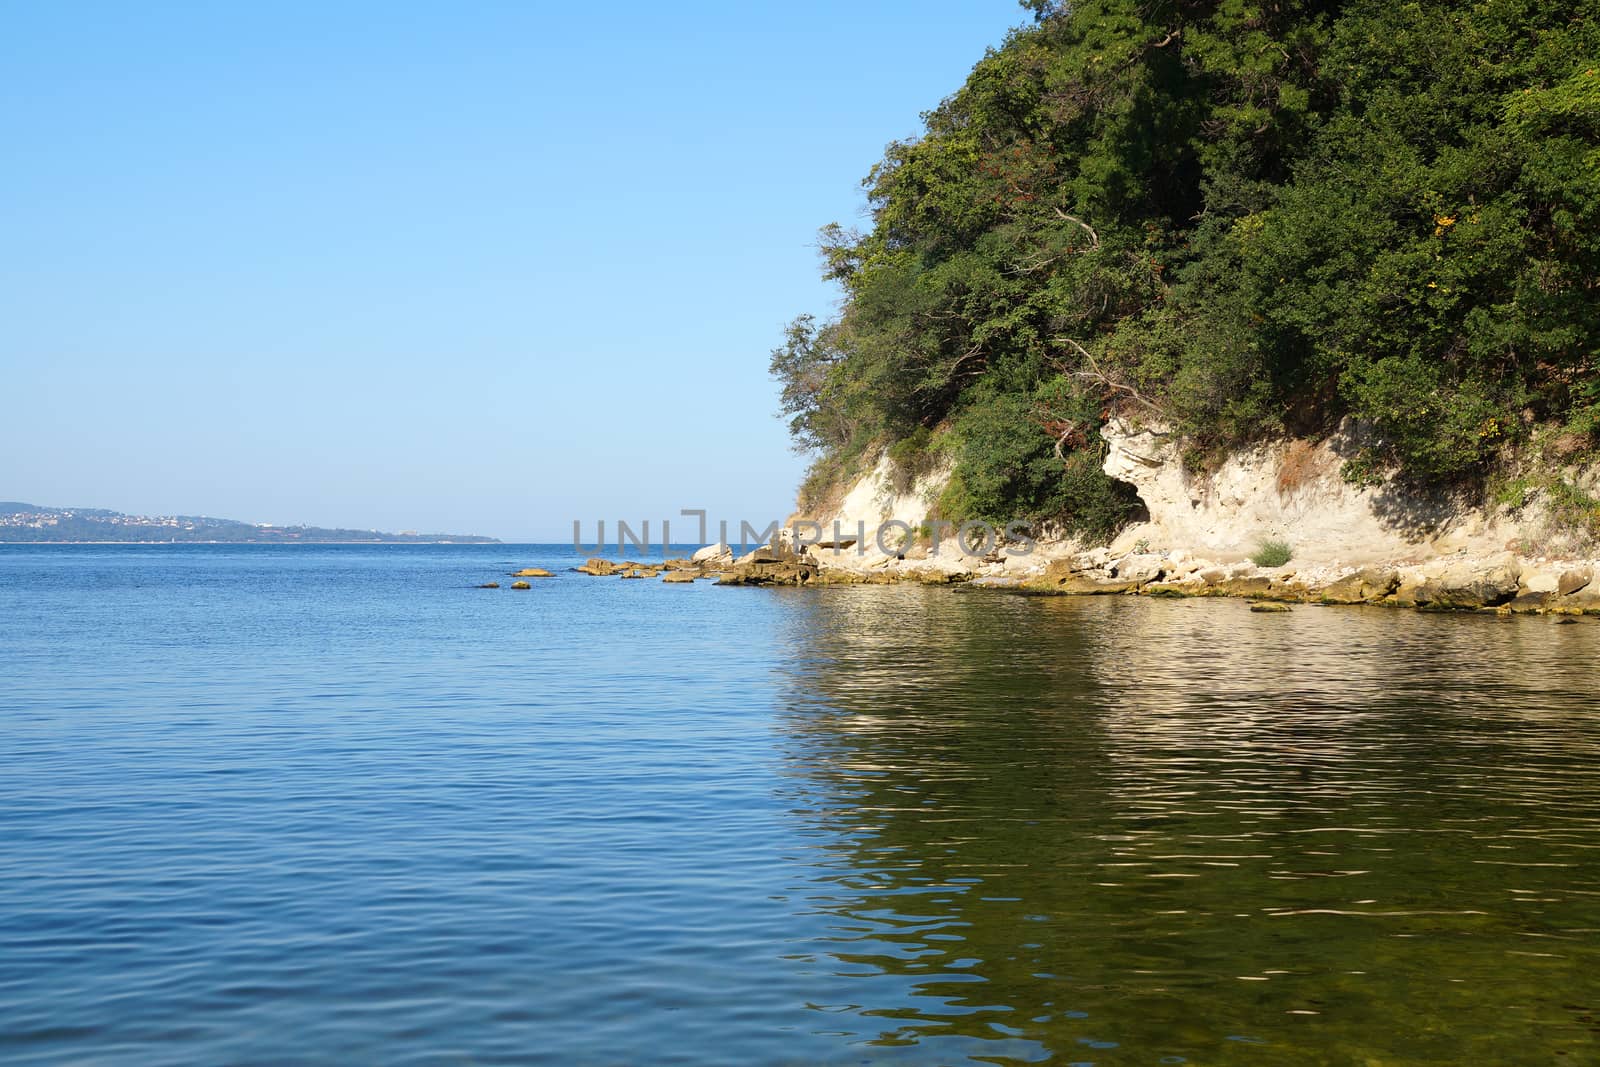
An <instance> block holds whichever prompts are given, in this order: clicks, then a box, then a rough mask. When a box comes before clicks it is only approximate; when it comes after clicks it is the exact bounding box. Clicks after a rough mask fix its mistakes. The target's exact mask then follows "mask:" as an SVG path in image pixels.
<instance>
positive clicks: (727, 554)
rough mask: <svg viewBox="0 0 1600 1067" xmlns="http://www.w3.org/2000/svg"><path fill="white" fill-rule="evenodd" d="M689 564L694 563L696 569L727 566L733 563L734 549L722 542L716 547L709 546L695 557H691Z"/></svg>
mask: <svg viewBox="0 0 1600 1067" xmlns="http://www.w3.org/2000/svg"><path fill="white" fill-rule="evenodd" d="M689 562H690V563H693V564H694V565H695V566H696V567H720V566H725V565H727V564H729V563H732V562H733V549H731V548H729V547H728V546H727V545H725V544H722V543H721V542H718V543H717V544H714V545H707V546H706V547H704V548H702V549H700V550H699V551H698V552H696V553H695V554H694V555H693V556H690V557H689Z"/></svg>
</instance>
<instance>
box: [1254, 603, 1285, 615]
mask: <svg viewBox="0 0 1600 1067" xmlns="http://www.w3.org/2000/svg"><path fill="white" fill-rule="evenodd" d="M1250 610H1251V611H1255V612H1261V613H1263V614H1276V613H1278V612H1284V611H1293V610H1294V609H1293V608H1291V607H1289V605H1287V604H1285V603H1283V602H1282V601H1279V600H1260V601H1257V602H1256V603H1254V604H1251V605H1250Z"/></svg>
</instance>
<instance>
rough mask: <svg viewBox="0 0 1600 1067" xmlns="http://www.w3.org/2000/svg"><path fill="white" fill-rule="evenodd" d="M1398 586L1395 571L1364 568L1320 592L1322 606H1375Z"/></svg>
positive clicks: (1398, 576) (1397, 575)
mask: <svg viewBox="0 0 1600 1067" xmlns="http://www.w3.org/2000/svg"><path fill="white" fill-rule="evenodd" d="M1399 586H1400V575H1399V574H1398V573H1397V572H1395V571H1386V570H1379V569H1377V568H1375V567H1366V568H1363V569H1361V570H1359V571H1356V572H1355V573H1354V574H1351V575H1347V576H1345V577H1343V578H1340V579H1339V580H1338V581H1336V582H1334V583H1333V584H1332V585H1329V586H1328V587H1327V588H1325V589H1323V590H1322V602H1323V603H1324V604H1376V603H1377V602H1378V601H1380V600H1382V599H1383V598H1384V597H1386V596H1388V595H1389V594H1390V593H1393V592H1394V591H1395V590H1396V589H1397V588H1399Z"/></svg>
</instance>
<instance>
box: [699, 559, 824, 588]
mask: <svg viewBox="0 0 1600 1067" xmlns="http://www.w3.org/2000/svg"><path fill="white" fill-rule="evenodd" d="M751 554H752V555H754V553H751ZM816 580H817V565H816V563H814V562H813V561H811V560H803V559H797V560H795V561H793V562H790V561H785V560H773V559H759V560H749V561H748V562H747V561H740V562H739V563H735V564H734V565H733V566H731V567H726V568H724V569H723V570H722V572H721V573H720V574H719V575H718V576H717V584H718V585H810V584H811V583H812V582H814V581H816Z"/></svg>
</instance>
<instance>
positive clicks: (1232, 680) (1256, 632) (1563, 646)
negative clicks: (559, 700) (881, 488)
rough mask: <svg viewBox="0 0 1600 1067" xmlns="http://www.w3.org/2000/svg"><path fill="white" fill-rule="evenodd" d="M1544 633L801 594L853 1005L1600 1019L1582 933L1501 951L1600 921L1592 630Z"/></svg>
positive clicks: (1485, 1037)
mask: <svg viewBox="0 0 1600 1067" xmlns="http://www.w3.org/2000/svg"><path fill="white" fill-rule="evenodd" d="M1546 621H1547V620H1513V621H1512V622H1510V623H1501V622H1499V621H1497V620H1492V619H1437V618H1428V617H1424V616H1412V615H1400V614H1397V613H1378V612H1360V611H1319V610H1316V609H1300V610H1298V611H1296V612H1295V613H1293V614H1292V615H1290V616H1282V615H1269V616H1252V615H1250V614H1249V613H1248V612H1246V611H1245V610H1244V607H1243V605H1238V604H1216V603H1177V604H1169V603H1152V602H1149V601H1144V600H1127V599H1121V598H1119V599H1116V600H1099V601H1090V600H1032V599H1023V598H1010V597H991V596H978V595H961V594H958V593H953V592H951V591H947V590H926V589H917V588H888V589H882V588H869V589H852V590H837V591H833V590H830V591H826V592H824V593H823V594H821V595H818V596H815V597H813V598H812V599H811V600H810V601H809V602H807V603H806V604H804V605H802V606H801V608H800V610H799V611H797V612H796V614H795V615H794V616H793V625H794V627H795V630H794V633H793V634H792V637H793V641H792V649H791V656H792V658H791V660H790V661H789V664H788V666H787V668H786V669H787V673H788V686H787V690H786V691H787V697H788V702H787V706H786V707H785V708H784V709H783V714H782V719H781V729H782V730H783V741H782V743H781V745H782V750H783V752H784V754H785V756H786V758H787V760H788V765H789V771H790V778H789V782H790V783H791V785H790V789H791V797H790V802H791V804H792V807H793V810H794V814H795V816H796V817H797V818H798V819H800V820H801V821H802V822H803V823H804V824H805V825H806V827H807V830H806V833H807V836H808V838H809V839H810V840H811V841H813V842H814V844H815V852H813V853H812V854H809V855H807V856H804V857H801V859H802V861H803V863H804V864H805V867H804V869H805V870H806V871H807V874H808V878H807V882H806V884H805V885H804V886H801V887H797V896H799V897H802V898H803V899H804V901H805V907H806V908H807V909H809V910H810V911H811V912H813V913H814V915H815V916H817V917H820V918H821V920H822V926H821V932H820V933H819V935H818V936H817V937H816V938H814V939H813V940H812V941H811V942H810V943H809V944H808V945H805V946H803V947H804V948H806V949H809V950H811V952H810V953H809V954H808V953H804V952H797V958H803V959H802V962H805V961H807V960H809V961H810V962H811V963H814V964H815V966H814V972H815V973H816V975H817V980H818V982H819V986H820V987H822V988H826V989H827V990H829V991H830V992H829V1000H830V1003H829V1004H828V1005H827V1006H831V1007H833V1008H835V1009H839V1011H840V1014H839V1015H837V1016H835V1017H834V1018H832V1019H831V1020H830V1025H832V1024H837V1025H838V1026H839V1028H840V1029H841V1030H842V1031H845V1032H849V1033H852V1034H855V1035H858V1036H859V1038H861V1039H870V1038H874V1037H876V1038H879V1039H880V1040H882V1041H885V1042H887V1043H889V1044H890V1045H893V1044H896V1043H901V1042H910V1041H918V1042H921V1043H922V1044H921V1045H920V1046H919V1047H920V1048H921V1051H922V1053H923V1054H926V1053H928V1052H930V1051H932V1050H930V1049H929V1048H928V1047H927V1043H928V1042H930V1041H931V1042H934V1045H933V1049H936V1050H938V1051H937V1053H936V1054H937V1055H939V1056H941V1057H944V1058H947V1059H950V1058H959V1057H960V1056H966V1055H981V1056H984V1057H986V1058H988V1057H997V1058H1000V1059H1002V1060H1004V1059H1005V1058H1006V1057H1017V1058H1029V1057H1032V1056H1036V1055H1039V1054H1042V1053H1044V1052H1047V1051H1048V1052H1054V1053H1059V1054H1063V1055H1065V1054H1067V1053H1073V1055H1072V1056H1071V1058H1074V1059H1077V1058H1081V1059H1084V1060H1096V1061H1098V1062H1118V1061H1117V1060H1116V1057H1117V1056H1121V1055H1129V1056H1131V1057H1133V1058H1134V1059H1136V1060H1139V1061H1140V1062H1147V1061H1148V1060H1149V1059H1150V1058H1151V1057H1154V1056H1159V1055H1181V1056H1187V1057H1189V1058H1191V1059H1193V1058H1197V1057H1198V1058H1203V1059H1205V1060H1206V1061H1207V1062H1216V1061H1223V1062H1226V1061H1228V1060H1230V1059H1231V1058H1232V1056H1231V1055H1230V1053H1231V1054H1234V1055H1237V1056H1238V1057H1239V1058H1241V1059H1249V1058H1251V1056H1252V1055H1255V1054H1258V1053H1252V1051H1251V1049H1250V1047H1249V1042H1251V1041H1256V1040H1266V1041H1271V1042H1274V1043H1278V1044H1280V1045H1284V1046H1288V1045H1294V1046H1315V1047H1317V1048H1320V1049H1322V1050H1323V1053H1322V1054H1323V1055H1325V1057H1326V1062H1330V1063H1334V1062H1344V1061H1345V1059H1347V1058H1348V1057H1349V1056H1350V1055H1351V1054H1353V1053H1354V1052H1355V1051H1357V1050H1363V1051H1365V1052H1367V1053H1370V1054H1381V1055H1384V1056H1387V1057H1392V1058H1396V1059H1397V1060H1398V1061H1400V1062H1405V1061H1407V1060H1415V1061H1416V1062H1426V1061H1427V1060H1428V1059H1429V1058H1434V1059H1437V1058H1439V1057H1445V1058H1460V1057H1463V1056H1468V1055H1482V1056H1487V1057H1489V1058H1491V1059H1492V1058H1494V1057H1495V1056H1496V1055H1499V1054H1501V1053H1503V1051H1504V1048H1505V1047H1506V1046H1505V1044H1504V1043H1505V1042H1507V1041H1513V1040H1521V1041H1524V1042H1528V1041H1533V1042H1534V1046H1533V1047H1548V1046H1549V1045H1550V1044H1552V1043H1555V1044H1559V1043H1561V1042H1564V1041H1568V1040H1578V1039H1580V1038H1581V1039H1585V1040H1586V1039H1587V1037H1588V1035H1587V1033H1586V1032H1585V1033H1581V1034H1580V1031H1584V1030H1585V1028H1584V1027H1582V1026H1581V1025H1578V1024H1576V1023H1571V1024H1570V1025H1569V1026H1568V1029H1567V1030H1562V1029H1560V1024H1562V1022H1563V1020H1565V1019H1566V1016H1562V1017H1561V1019H1556V1020H1552V1019H1550V1018H1548V1017H1546V1015H1547V1009H1550V1000H1551V998H1552V997H1557V999H1559V995H1558V994H1556V993H1554V992H1552V990H1553V989H1554V988H1558V987H1553V986H1551V985H1550V984H1549V983H1550V982H1551V981H1552V980H1554V981H1556V982H1558V983H1559V982H1564V983H1567V985H1566V987H1565V988H1566V989H1567V990H1568V991H1569V995H1568V996H1567V999H1568V1000H1569V1001H1571V1000H1574V998H1576V1000H1577V1001H1579V1002H1580V1006H1581V1001H1582V1000H1583V998H1584V997H1586V996H1588V995H1589V994H1590V993H1591V992H1593V982H1594V979H1592V978H1590V977H1588V971H1587V970H1585V967H1587V966H1588V965H1590V964H1592V963H1593V962H1594V952H1593V938H1592V935H1588V934H1585V935H1581V936H1580V937H1579V940H1578V943H1577V945H1576V946H1575V947H1573V948H1572V951H1571V952H1570V954H1569V955H1568V957H1567V958H1566V959H1565V960H1564V961H1563V960H1561V959H1552V958H1550V957H1534V956H1525V957H1518V956H1515V955H1508V954H1509V953H1516V952H1518V951H1522V950H1524V949H1525V948H1526V947H1527V945H1528V943H1530V942H1532V941H1536V940H1540V939H1544V938H1549V937H1564V936H1568V935H1566V934H1563V932H1562V931H1565V930H1571V929H1574V928H1581V927H1583V926H1584V925H1585V924H1587V925H1589V926H1595V925H1600V923H1597V922H1596V920H1597V919H1600V909H1597V908H1596V903H1595V902H1596V900H1597V896H1596V895H1591V894H1600V880H1597V879H1596V870H1595V865H1594V861H1592V860H1591V859H1590V858H1589V856H1590V855H1591V854H1592V852H1593V849H1592V848H1591V847H1590V846H1596V845H1600V832H1597V830H1600V828H1597V827H1596V825H1595V824H1594V822H1593V820H1591V819H1590V818H1589V817H1588V816H1587V814H1586V812H1587V811H1588V810H1589V808H1590V806H1591V805H1592V802H1593V801H1594V800H1595V799H1596V796H1597V794H1600V788H1597V782H1596V778H1595V773H1594V772H1593V771H1592V770H1591V768H1593V767H1597V766H1600V763H1596V762H1595V761H1594V760H1593V757H1594V755H1595V754H1596V753H1595V750H1596V748H1597V739H1600V734H1597V731H1596V729H1595V727H1593V726H1592V725H1591V724H1590V723H1589V721H1588V719H1587V718H1586V717H1583V716H1584V714H1585V711H1586V704H1587V702H1588V700H1589V694H1590V693H1591V692H1592V689H1593V682H1592V678H1593V674H1592V668H1589V667H1588V664H1589V663H1592V662H1594V659H1593V653H1594V652H1595V651H1596V641H1595V638H1596V636H1597V634H1600V630H1596V629H1591V628H1583V629H1582V630H1581V632H1577V633H1574V632H1573V631H1575V630H1579V628H1567V629H1565V630H1560V631H1558V630H1554V629H1551V628H1549V627H1548V626H1544V625H1543V624H1544V623H1545V622H1546ZM1524 623H1527V624H1529V625H1524ZM1534 624H1537V625H1539V627H1540V628H1538V629H1535V628H1534ZM1551 855H1555V856H1557V857H1558V859H1557V860H1556V862H1561V863H1570V864H1572V866H1567V867H1546V866H1541V867H1529V866H1523V865H1525V864H1529V863H1546V862H1550V861H1549V859H1548V857H1549V856H1551ZM1511 865H1517V866H1511ZM1507 871H1515V872H1516V873H1517V880H1518V883H1519V884H1518V886H1517V887H1516V888H1521V889H1526V890H1528V892H1527V893H1524V894H1522V895H1521V896H1520V897H1518V896H1515V895H1513V894H1509V893H1508V892H1507V886H1506V883H1505V879H1506V874H1507ZM1535 895H1537V896H1542V897H1547V898H1549V899H1547V900H1545V901H1544V903H1543V904H1542V906H1541V907H1540V908H1528V907H1520V906H1515V902H1516V901H1518V900H1524V899H1526V898H1528V897H1530V896H1535ZM799 947H802V946H797V948H799ZM1508 960H1510V961H1512V962H1511V964H1510V965H1509V966H1508V963H1507V961H1508ZM1530 961H1534V962H1530ZM1491 975H1492V976H1494V977H1495V980H1496V981H1497V982H1499V983H1501V984H1500V985H1499V986H1497V987H1496V988H1498V989H1501V990H1502V992H1500V993H1496V994H1494V995H1493V997H1494V1000H1493V1002H1494V1003H1495V1004H1496V1005H1498V1006H1499V1007H1497V1009H1496V1010H1497V1011H1499V1012H1500V1015H1499V1016H1498V1017H1497V1018H1496V1020H1495V1022H1494V1023H1492V1024H1485V1025H1480V1026H1477V1027H1476V1028H1472V1027H1463V1026H1462V1025H1461V1023H1462V1019H1463V1018H1464V1017H1470V1016H1471V1013H1475V1012H1481V1011H1482V1010H1483V1009H1484V1007H1485V999H1484V998H1486V997H1489V996H1490V994H1489V993H1488V991H1487V986H1486V985H1484V984H1482V982H1486V981H1487V980H1488V978H1489V976H1491ZM842 976H850V977H842ZM1456 979H1460V981H1457V980H1456ZM1519 982H1520V983H1522V984H1523V986H1525V988H1526V991H1527V996H1526V997H1525V998H1524V1001H1525V1003H1523V1005H1522V1006H1520V1007H1517V1006H1513V1007H1512V1008H1505V1007H1504V1005H1505V1003H1506V1002H1505V1000H1504V999H1503V998H1504V994H1503V989H1504V986H1505V984H1506V983H1509V984H1511V985H1512V986H1516V985H1517V984H1518V983H1519ZM1421 988H1426V989H1427V993H1426V994H1425V995H1423V994H1420V993H1419V992H1418V990H1419V989H1421ZM1574 990H1576V991H1577V992H1573V991H1574ZM1586 990H1587V992H1586ZM818 1006H819V1007H820V1006H824V1005H822V1004H820V1003H819V1005H818ZM1554 1010H1556V1011H1557V1014H1558V1015H1560V1010H1559V1006H1557V1008H1556V1009H1554ZM1291 1013H1295V1014H1291ZM1463 1013H1467V1015H1465V1016H1464V1015H1463ZM1569 1014H1570V1013H1569ZM844 1020H852V1021H850V1022H848V1023H846V1022H845V1021H844ZM869 1020H870V1021H869ZM1567 1021H1568V1022H1570V1020H1567ZM1552 1026H1554V1027H1555V1028H1554V1029H1552ZM1573 1027H1576V1029H1573ZM1518 1035H1520V1036H1518ZM1534 1035H1537V1037H1535V1036H1534ZM1230 1038H1233V1039H1249V1040H1248V1041H1246V1040H1230ZM1108 1041H1115V1042H1118V1049H1117V1050H1109V1049H1102V1050H1100V1051H1094V1050H1093V1049H1094V1046H1092V1045H1085V1044H1084V1042H1108ZM1541 1042H1542V1043H1544V1045H1543V1046H1541V1045H1540V1043H1541ZM1077 1053H1082V1055H1081V1057H1080V1056H1078V1055H1076V1054H1077ZM1306 1062H1317V1061H1316V1060H1315V1059H1314V1058H1313V1059H1307V1060H1306Z"/></svg>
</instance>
